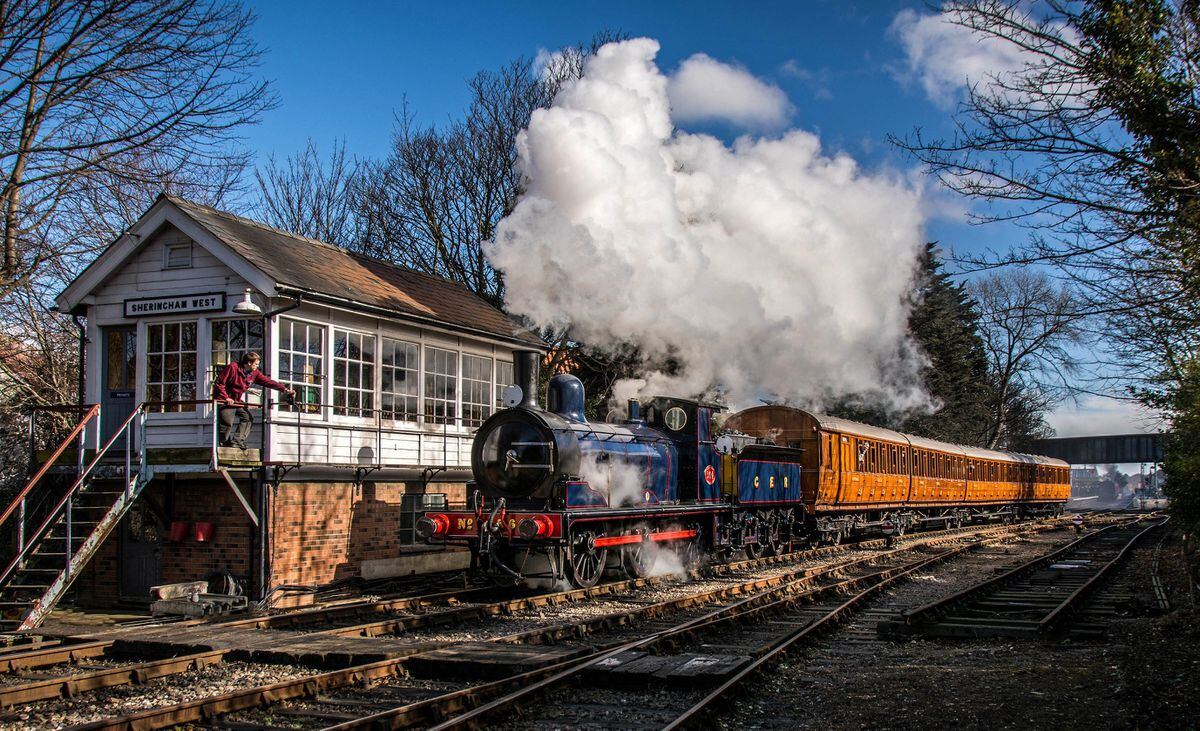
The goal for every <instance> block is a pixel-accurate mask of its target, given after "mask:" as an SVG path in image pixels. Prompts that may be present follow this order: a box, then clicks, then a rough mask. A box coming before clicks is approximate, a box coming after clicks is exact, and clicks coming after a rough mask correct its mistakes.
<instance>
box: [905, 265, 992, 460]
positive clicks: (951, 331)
mask: <svg viewBox="0 0 1200 731" xmlns="http://www.w3.org/2000/svg"><path fill="white" fill-rule="evenodd" d="M913 297H914V305H913V309H912V313H911V314H910V315H909V318H908V327H909V331H910V332H911V333H912V336H913V338H914V339H915V340H916V341H917V343H918V344H919V345H920V346H921V349H922V350H923V351H924V352H925V354H926V355H927V356H928V358H929V365H927V366H926V367H925V369H924V372H923V373H922V376H923V377H924V379H925V387H926V388H927V389H928V390H929V393H930V395H931V396H933V398H934V399H935V400H936V402H937V405H938V407H937V409H936V410H935V411H933V412H931V413H927V414H917V415H914V416H911V417H909V418H907V419H905V420H904V421H903V422H902V423H901V424H900V429H901V430H902V431H906V432H910V433H913V434H920V435H922V436H927V437H929V438H931V439H940V440H942V441H947V442H956V443H959V444H980V443H981V442H982V440H983V439H984V428H985V425H986V424H987V418H988V409H987V404H986V401H985V399H984V398H983V395H984V394H985V393H987V392H989V391H990V390H991V383H990V381H989V379H988V367H987V357H986V355H985V353H984V350H983V341H982V340H981V339H980V337H979V332H978V325H979V313H978V312H977V311H976V309H975V303H974V301H973V300H972V299H971V297H970V296H969V295H968V294H967V292H966V289H965V288H964V287H963V286H962V285H959V284H955V282H954V281H953V280H952V279H951V277H950V275H949V274H947V273H946V272H945V271H944V270H943V268H942V262H941V260H940V258H939V257H938V254H937V247H936V245H935V244H932V243H930V244H926V245H925V251H924V252H923V254H922V255H921V260H920V270H919V272H918V274H917V280H916V288H915V291H914V293H913Z"/></svg>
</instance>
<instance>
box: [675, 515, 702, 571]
mask: <svg viewBox="0 0 1200 731" xmlns="http://www.w3.org/2000/svg"><path fill="white" fill-rule="evenodd" d="M692 527H695V526H692ZM679 561H680V563H682V564H683V570H684V571H695V570H696V569H698V568H700V566H701V565H702V564H703V563H704V534H703V533H700V532H699V531H697V532H696V536H695V537H694V538H692V539H691V540H690V541H687V542H685V543H684V544H683V545H681V546H680V547H679Z"/></svg>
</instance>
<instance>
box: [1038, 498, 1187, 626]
mask: <svg viewBox="0 0 1200 731" xmlns="http://www.w3.org/2000/svg"><path fill="white" fill-rule="evenodd" d="M1167 520H1170V518H1167V519H1166V520H1161V521H1159V522H1157V523H1152V524H1151V525H1148V526H1146V528H1145V529H1143V530H1141V531H1138V533H1137V535H1135V536H1133V537H1132V538H1130V539H1129V540H1128V541H1126V542H1125V545H1124V546H1122V547H1121V550H1120V551H1118V552H1117V555H1116V556H1114V557H1113V559H1112V560H1111V561H1109V562H1108V563H1106V564H1104V566H1102V567H1101V568H1100V570H1099V571H1097V572H1096V573H1095V574H1093V575H1092V576H1091V578H1089V579H1088V580H1087V581H1085V582H1084V583H1083V585H1082V586H1080V587H1079V588H1077V589H1075V591H1073V592H1071V594H1070V595H1069V596H1068V597H1067V598H1066V599H1063V600H1062V603H1061V604H1059V605H1058V606H1057V607H1055V608H1054V609H1053V610H1051V612H1050V613H1049V614H1047V615H1046V616H1045V617H1043V618H1042V619H1041V620H1040V621H1039V622H1038V624H1037V631H1038V633H1039V634H1049V633H1050V632H1052V631H1054V630H1055V629H1056V628H1057V627H1058V626H1059V624H1061V623H1062V622H1063V620H1064V619H1065V618H1066V617H1067V616H1068V615H1069V614H1070V612H1071V611H1072V610H1073V609H1074V608H1075V607H1077V606H1079V603H1080V602H1081V601H1082V600H1083V599H1084V598H1085V597H1087V595H1088V594H1090V593H1092V592H1093V591H1095V590H1096V588H1097V587H1098V586H1100V584H1101V583H1102V582H1103V581H1104V580H1105V578H1106V577H1107V576H1108V575H1109V574H1110V573H1112V571H1113V570H1114V569H1115V568H1116V567H1117V565H1118V564H1120V563H1121V562H1122V561H1124V560H1125V557H1126V556H1128V555H1129V552H1130V551H1131V550H1133V547H1134V546H1135V545H1136V544H1137V543H1138V541H1140V540H1141V539H1142V538H1143V537H1145V535H1146V534H1147V533H1149V532H1150V531H1152V530H1155V529H1157V528H1160V527H1162V526H1163V525H1165V524H1166V522H1167Z"/></svg>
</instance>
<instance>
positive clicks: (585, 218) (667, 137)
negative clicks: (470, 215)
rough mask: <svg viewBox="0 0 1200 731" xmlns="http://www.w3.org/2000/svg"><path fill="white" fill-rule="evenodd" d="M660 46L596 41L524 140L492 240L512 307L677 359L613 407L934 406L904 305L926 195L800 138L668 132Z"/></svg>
mask: <svg viewBox="0 0 1200 731" xmlns="http://www.w3.org/2000/svg"><path fill="white" fill-rule="evenodd" d="M658 48H659V46H658V43H657V42H655V41H653V40H650V39H636V40H631V41H626V42H623V43H616V44H610V45H607V46H605V47H604V48H602V49H600V50H599V52H598V53H597V54H596V55H595V56H594V57H593V58H591V59H590V61H589V62H588V64H587V68H586V73H585V75H584V77H583V78H582V79H580V80H579V81H577V82H575V83H573V84H570V85H568V86H567V87H565V88H564V89H563V90H562V91H561V92H560V94H559V96H558V97H557V99H556V100H555V103H554V105H553V107H551V108H549V109H543V110H538V111H537V112H535V113H534V115H533V117H532V119H531V122H530V125H529V129H528V130H526V132H525V133H523V134H522V136H521V138H520V140H519V143H518V145H519V154H520V164H521V166H522V170H523V172H524V174H525V176H526V178H527V181H528V188H527V192H526V194H525V195H524V196H523V197H522V199H521V201H520V202H519V204H518V205H517V207H516V209H515V210H514V211H513V213H512V215H510V216H509V217H508V218H506V219H505V220H504V221H503V222H501V225H500V227H499V230H498V234H497V237H496V242H495V243H494V244H493V245H491V246H489V247H488V249H487V254H488V257H489V260H490V261H491V262H492V264H493V265H494V266H496V267H497V268H498V269H500V270H502V271H503V272H504V276H505V282H506V285H507V295H506V301H507V305H508V308H509V309H510V311H512V312H514V313H516V314H520V315H524V316H526V317H528V318H529V319H530V320H532V321H533V322H535V323H537V324H539V325H542V326H546V325H553V326H570V327H571V331H572V333H573V335H574V336H575V337H577V338H578V339H580V340H581V341H583V342H585V343H587V344H588V345H589V346H592V347H599V348H605V349H618V348H621V347H622V346H624V345H626V344H630V343H632V344H636V345H637V346H638V347H639V348H640V352H641V353H642V354H643V355H644V356H645V357H646V359H647V362H648V363H654V362H660V363H661V362H663V361H664V360H665V359H667V358H671V359H673V360H674V361H675V362H677V363H678V364H679V365H680V368H679V370H678V372H676V373H675V374H674V375H668V374H666V373H663V372H656V371H651V372H649V373H647V374H646V375H645V378H644V379H641V380H640V381H638V382H633V383H626V384H622V385H621V387H620V388H619V389H618V391H619V394H618V395H619V396H620V397H621V398H624V397H625V396H628V395H633V393H634V392H641V393H642V395H651V394H654V393H661V394H671V395H679V396H689V395H691V396H694V395H699V394H702V393H704V392H706V391H709V390H710V389H712V388H713V387H719V388H720V389H722V390H723V391H724V393H725V395H726V397H727V399H728V401H729V402H730V403H731V405H734V406H741V405H747V404H751V403H754V402H756V401H757V399H759V398H764V397H768V398H776V399H788V400H790V401H792V402H793V403H796V404H798V405H804V406H819V405H820V403H821V402H822V401H823V400H825V399H827V398H829V397H832V396H837V395H841V394H846V393H857V392H867V391H878V392H880V393H886V394H887V396H888V398H889V399H890V405H892V406H894V407H897V408H906V407H912V406H915V405H919V404H922V403H924V399H925V397H924V392H923V390H922V389H921V387H920V386H919V378H918V371H919V366H920V359H919V357H918V356H917V355H916V354H915V352H914V350H913V348H912V347H911V346H910V344H909V341H908V339H907V335H906V323H907V316H908V310H907V307H906V305H905V304H904V297H905V295H906V293H907V292H908V290H909V283H910V280H911V276H912V273H913V271H914V267H915V264H916V260H917V254H918V252H919V251H920V250H921V247H922V244H923V238H922V215H921V206H920V196H919V194H918V192H917V190H916V189H915V188H914V187H913V186H912V185H910V184H909V183H907V182H906V181H905V180H904V179H903V178H901V177H900V176H898V175H894V174H888V173H876V174H871V173H867V172H865V171H863V170H861V169H860V168H859V167H858V165H857V164H856V163H855V161H854V160H853V159H851V158H850V157H849V156H847V155H843V154H829V153H826V152H824V151H823V150H822V149H821V144H820V140H819V139H818V138H817V137H816V136H815V135H813V134H810V133H808V132H803V131H799V130H792V131H788V132H786V133H784V134H783V135H782V136H779V137H776V138H758V137H749V136H747V137H742V138H740V139H738V140H737V141H736V142H735V143H734V144H733V145H732V146H727V145H725V144H723V143H722V142H721V141H720V140H717V139H715V138H713V137H710V136H706V135H698V134H689V133H686V132H681V131H680V132H677V131H675V130H674V126H673V124H672V119H671V114H670V109H671V107H670V104H669V102H668V95H667V86H668V81H667V79H666V77H665V76H664V75H663V74H662V73H661V72H660V71H659V69H658V68H657V66H656V65H655V62H654V58H655V55H656V54H657V52H658Z"/></svg>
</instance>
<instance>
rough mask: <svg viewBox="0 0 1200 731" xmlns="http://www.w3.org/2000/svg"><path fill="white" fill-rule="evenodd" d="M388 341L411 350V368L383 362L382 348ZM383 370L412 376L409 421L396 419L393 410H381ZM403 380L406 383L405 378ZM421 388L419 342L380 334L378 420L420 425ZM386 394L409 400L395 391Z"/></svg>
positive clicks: (421, 409)
mask: <svg viewBox="0 0 1200 731" xmlns="http://www.w3.org/2000/svg"><path fill="white" fill-rule="evenodd" d="M388 340H390V341H392V342H393V343H398V344H400V345H404V346H406V347H408V348H412V354H413V356H414V357H413V361H414V362H412V363H411V364H410V365H411V367H407V366H405V367H398V366H396V365H395V364H391V365H389V364H386V363H384V362H383V353H384V348H385V347H386V346H385V344H384V342H385V341H388ZM384 369H388V370H389V371H391V372H393V373H395V372H398V371H403V372H405V373H411V374H412V376H413V391H414V393H413V394H412V396H411V397H412V398H413V399H414V406H413V411H412V418H411V419H407V418H396V417H395V416H394V414H395V413H396V412H395V410H393V411H391V412H385V411H384V410H383V408H384V406H383V397H384V394H385V392H384V389H383V374H384ZM405 380H406V381H407V378H406V379H405ZM393 383H395V381H394V380H393ZM422 388H423V381H422V376H421V343H420V342H419V341H418V342H413V341H411V340H406V339H404V338H403V337H393V336H391V335H382V334H381V335H380V340H379V409H380V411H379V418H380V419H381V420H383V421H387V422H390V423H394V424H414V425H415V424H420V423H421V422H422V420H423V418H424V414H425V412H424V406H423V403H422V395H423V394H422ZM386 393H387V395H390V396H392V397H393V398H404V399H407V398H409V395H408V394H400V393H399V392H397V391H395V390H391V391H388V392H386Z"/></svg>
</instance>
